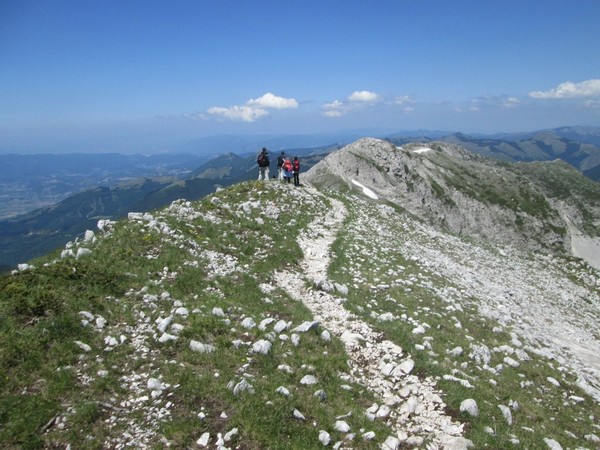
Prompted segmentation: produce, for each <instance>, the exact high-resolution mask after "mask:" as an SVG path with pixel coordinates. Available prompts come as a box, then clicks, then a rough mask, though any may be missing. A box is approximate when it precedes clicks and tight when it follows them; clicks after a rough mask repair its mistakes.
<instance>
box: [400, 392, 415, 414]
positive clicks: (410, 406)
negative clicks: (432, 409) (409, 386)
mask: <svg viewBox="0 0 600 450" xmlns="http://www.w3.org/2000/svg"><path fill="white" fill-rule="evenodd" d="M418 406H419V399H418V398H417V397H415V396H414V395H413V396H411V397H410V398H409V399H408V400H407V401H405V402H404V403H403V404H402V406H400V414H409V415H410V414H413V413H414V412H415V411H416V410H417V407H418Z"/></svg>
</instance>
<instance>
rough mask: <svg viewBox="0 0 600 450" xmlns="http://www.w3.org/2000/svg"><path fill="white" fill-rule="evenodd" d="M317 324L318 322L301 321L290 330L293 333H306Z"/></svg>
mask: <svg viewBox="0 0 600 450" xmlns="http://www.w3.org/2000/svg"><path fill="white" fill-rule="evenodd" d="M318 326H319V322H316V321H314V322H308V321H307V322H303V323H302V324H300V325H298V326H297V327H296V328H294V329H293V330H292V331H293V332H294V333H306V332H307V331H309V330H312V329H316V328H317V327H318Z"/></svg>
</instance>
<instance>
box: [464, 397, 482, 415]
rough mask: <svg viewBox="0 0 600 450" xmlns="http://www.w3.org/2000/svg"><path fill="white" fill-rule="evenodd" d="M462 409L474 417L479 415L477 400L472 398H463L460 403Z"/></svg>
mask: <svg viewBox="0 0 600 450" xmlns="http://www.w3.org/2000/svg"><path fill="white" fill-rule="evenodd" d="M460 411H461V412H467V413H468V414H469V415H471V416H472V417H478V416H479V408H478V407H477V402H476V401H475V400H473V399H472V398H468V399H466V400H463V401H462V402H461V404H460Z"/></svg>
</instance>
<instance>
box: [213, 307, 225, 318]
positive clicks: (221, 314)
mask: <svg viewBox="0 0 600 450" xmlns="http://www.w3.org/2000/svg"><path fill="white" fill-rule="evenodd" d="M212 314H213V316H217V317H225V313H224V312H223V310H222V309H221V308H217V307H214V308H213V309H212Z"/></svg>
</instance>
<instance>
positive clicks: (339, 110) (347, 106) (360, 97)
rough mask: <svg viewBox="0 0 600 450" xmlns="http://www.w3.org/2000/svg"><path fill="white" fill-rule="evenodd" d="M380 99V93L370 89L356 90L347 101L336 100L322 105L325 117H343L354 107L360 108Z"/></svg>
mask: <svg viewBox="0 0 600 450" xmlns="http://www.w3.org/2000/svg"><path fill="white" fill-rule="evenodd" d="M379 100H380V97H379V95H377V94H376V93H375V92H370V91H354V92H353V93H352V94H350V95H349V96H348V97H346V100H345V101H340V100H335V101H333V102H331V103H325V104H323V105H322V106H321V109H322V110H323V112H322V113H321V115H323V116H325V117H342V116H344V115H346V114H348V113H349V112H350V111H352V110H354V109H359V108H361V107H364V106H365V105H368V104H371V103H376V102H378V101H379Z"/></svg>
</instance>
